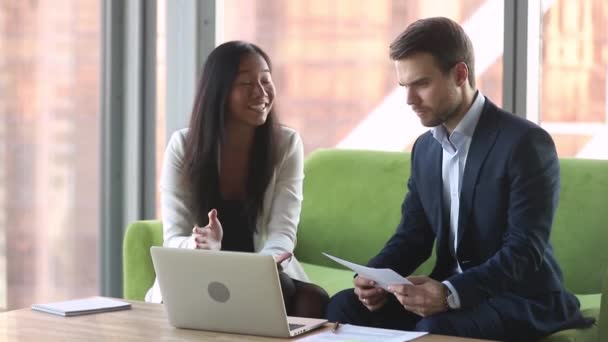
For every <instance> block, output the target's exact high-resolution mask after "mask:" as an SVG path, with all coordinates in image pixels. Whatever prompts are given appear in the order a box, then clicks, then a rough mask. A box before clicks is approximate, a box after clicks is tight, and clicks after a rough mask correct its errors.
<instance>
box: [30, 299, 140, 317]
mask: <svg viewBox="0 0 608 342" xmlns="http://www.w3.org/2000/svg"><path fill="white" fill-rule="evenodd" d="M130 308H131V303H128V302H123V301H121V300H116V299H111V298H105V297H90V298H83V299H74V300H67V301H63V302H54V303H46V304H34V305H32V310H36V311H42V312H47V313H50V314H53V315H59V316H78V315H88V314H94V313H100V312H108V311H117V310H126V309H130Z"/></svg>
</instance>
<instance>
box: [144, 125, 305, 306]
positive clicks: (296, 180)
mask: <svg viewBox="0 0 608 342" xmlns="http://www.w3.org/2000/svg"><path fill="white" fill-rule="evenodd" d="M187 133H188V129H187V128H184V129H181V130H179V131H176V132H175V133H173V135H172V136H171V139H170V141H169V144H168V146H167V149H166V151H165V155H164V159H163V166H162V171H161V177H160V201H161V215H162V221H163V239H164V243H163V245H164V246H165V247H179V248H194V246H195V243H194V240H193V238H192V227H194V225H195V222H194V216H193V214H192V213H193V210H192V205H191V199H192V194H191V193H190V191H189V189H188V188H186V187H184V186H183V182H182V181H181V180H182V174H183V164H184V153H185V142H186V135H187ZM277 144H278V154H279V161H278V163H277V167H276V169H275V172H274V174H273V176H272V178H271V179H270V182H269V183H268V187H267V188H266V192H265V194H264V207H263V209H262V212H261V215H258V219H257V232H256V233H254V236H253V246H254V250H255V252H257V253H261V254H269V255H278V254H281V253H283V252H290V253H293V250H294V248H295V245H296V232H297V227H298V222H299V221H300V210H301V207H302V206H301V204H302V198H303V196H302V182H303V180H304V148H303V145H302V139H300V136H299V135H298V133H297V132H296V131H295V130H293V129H291V128H288V127H285V126H281V128H280V133H279V139H278V141H277ZM282 266H283V271H284V272H285V273H287V275H289V276H290V277H291V278H294V279H298V280H301V281H308V277H307V276H306V273H304V269H302V266H301V265H300V263H299V262H298V261H297V260H296V258H295V257H293V258H291V260H290V261H285V262H283V264H282ZM145 299H146V302H153V303H160V302H161V301H162V295H161V293H160V288H159V286H158V281H157V280H155V281H154V285H153V286H152V288H150V289H149V290H148V292H147V293H146V297H145Z"/></svg>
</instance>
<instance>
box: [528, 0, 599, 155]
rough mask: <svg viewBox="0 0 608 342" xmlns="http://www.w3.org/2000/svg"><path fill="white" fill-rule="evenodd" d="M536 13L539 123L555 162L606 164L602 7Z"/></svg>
mask: <svg viewBox="0 0 608 342" xmlns="http://www.w3.org/2000/svg"><path fill="white" fill-rule="evenodd" d="M542 8H543V12H544V15H543V20H542V35H541V37H542V42H541V47H542V60H541V75H542V76H541V86H540V90H541V91H540V92H541V101H540V123H541V125H542V126H543V127H544V128H545V129H547V130H548V131H549V133H551V135H552V136H553V139H554V140H555V143H556V145H557V150H558V153H559V155H560V156H561V157H579V158H594V159H608V149H607V148H606V147H607V146H608V119H607V118H608V102H607V101H606V94H607V92H608V87H607V82H608V77H607V75H608V30H606V26H607V25H608V2H606V1H605V0H580V1H567V0H557V1H543V6H542Z"/></svg>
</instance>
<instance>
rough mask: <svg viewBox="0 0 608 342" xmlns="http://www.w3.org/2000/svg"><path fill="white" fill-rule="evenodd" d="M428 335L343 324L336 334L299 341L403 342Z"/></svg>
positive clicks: (322, 334)
mask: <svg viewBox="0 0 608 342" xmlns="http://www.w3.org/2000/svg"><path fill="white" fill-rule="evenodd" d="M426 334H428V333H427V332H417V331H416V332H414V331H402V330H391V329H379V328H369V327H362V326H358V325H351V324H343V325H340V328H338V330H337V331H336V332H331V331H326V332H322V333H319V334H311V335H308V336H307V337H305V338H303V339H301V340H298V342H312V341H315V342H325V341H327V342H332V341H349V342H353V341H357V342H368V341H370V342H371V341H373V342H377V341H383V342H401V341H411V340H413V339H416V338H418V337H420V336H424V335H426Z"/></svg>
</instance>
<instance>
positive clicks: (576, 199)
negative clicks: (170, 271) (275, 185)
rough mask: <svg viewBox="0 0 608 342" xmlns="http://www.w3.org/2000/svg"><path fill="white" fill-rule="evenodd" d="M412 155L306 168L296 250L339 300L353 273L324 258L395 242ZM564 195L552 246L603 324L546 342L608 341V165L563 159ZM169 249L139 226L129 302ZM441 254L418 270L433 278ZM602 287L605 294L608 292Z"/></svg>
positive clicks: (363, 253) (151, 225)
mask: <svg viewBox="0 0 608 342" xmlns="http://www.w3.org/2000/svg"><path fill="white" fill-rule="evenodd" d="M409 164H410V160H409V155H408V154H407V153H397V152H378V151H353V150H335V149H328V150H318V151H316V152H314V153H312V154H311V155H310V156H309V157H308V158H307V160H306V162H305V174H306V178H305V180H304V202H303V207H302V217H301V221H300V225H299V228H298V243H297V248H296V251H295V254H296V256H297V257H298V259H299V260H300V261H301V262H302V263H303V265H304V268H305V270H306V272H307V273H308V275H309V277H310V278H311V281H313V282H315V283H317V284H319V285H320V286H322V287H323V288H325V289H326V290H327V292H328V293H329V294H330V295H332V294H334V293H336V292H338V291H339V290H342V289H344V288H348V287H352V277H353V273H352V272H350V271H348V270H344V269H342V268H341V267H340V266H338V265H337V264H336V263H334V262H333V261H331V260H329V259H328V258H326V257H324V256H323V255H322V254H321V252H327V253H329V254H332V255H335V256H338V257H341V258H345V259H347V260H350V261H353V262H357V263H361V264H365V263H366V262H367V261H368V260H369V259H370V258H371V257H372V256H374V255H375V254H376V253H377V252H378V251H379V250H380V249H381V248H382V246H383V244H384V243H385V242H386V240H387V239H388V238H389V237H390V236H391V234H392V233H393V231H394V230H395V227H396V226H397V223H398V221H399V218H400V205H401V202H402V201H403V197H404V195H405V191H406V187H405V184H406V181H407V178H408V176H409ZM560 164H561V173H562V174H561V175H562V177H561V178H562V182H561V195H560V203H559V207H558V211H557V214H556V217H555V222H554V226H553V232H552V235H551V241H552V243H553V247H554V250H555V254H556V257H557V259H558V260H559V262H560V265H561V267H562V270H563V272H564V281H565V284H566V287H567V288H568V289H569V290H570V291H572V292H573V293H575V294H576V295H577V296H578V298H579V300H580V301H581V306H582V310H583V312H584V314H585V315H587V316H593V317H595V318H596V319H597V323H596V325H595V326H593V327H592V328H589V329H579V330H566V331H561V332H559V333H556V334H554V335H552V336H550V337H547V338H545V339H543V340H542V341H543V342H549V341H551V342H560V341H577V342H580V341H585V342H586V341H594V342H599V341H606V342H608V324H604V325H602V324H600V320H599V316H600V302H602V305H601V308H602V310H603V315H602V316H603V317H607V316H608V297H607V296H603V297H602V295H601V294H602V293H608V276H606V273H605V271H606V269H607V268H608V253H603V252H604V251H603V248H604V246H608V208H606V203H608V161H594V160H581V159H562V160H561V161H560ZM160 244H162V228H161V223H160V222H159V221H138V222H135V223H133V224H131V225H130V226H129V227H128V229H127V232H126V235H125V239H124V246H123V248H124V255H123V257H124V296H125V298H127V299H140V300H141V299H142V298H143V296H144V294H145V291H146V290H147V289H148V287H150V286H151V284H152V282H153V280H154V270H153V269H152V263H151V260H150V255H149V247H150V246H151V245H160ZM433 263H434V255H433V256H432V257H431V259H429V260H427V262H425V263H424V264H423V265H421V266H420V268H419V269H418V270H417V271H416V273H417V274H428V273H429V272H430V270H431V268H432V265H433ZM602 281H603V282H604V289H603V290H602Z"/></svg>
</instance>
